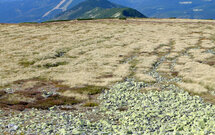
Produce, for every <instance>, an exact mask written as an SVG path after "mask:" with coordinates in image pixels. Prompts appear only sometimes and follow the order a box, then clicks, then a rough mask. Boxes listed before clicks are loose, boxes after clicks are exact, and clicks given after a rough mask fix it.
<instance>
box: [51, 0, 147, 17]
mask: <svg viewBox="0 0 215 135" xmlns="http://www.w3.org/2000/svg"><path fill="white" fill-rule="evenodd" d="M116 17H139V18H144V17H145V16H144V15H143V14H142V13H140V12H138V11H137V10H135V9H131V8H127V7H123V6H121V5H117V4H114V3H111V2H109V1H107V0H86V1H84V2H82V3H79V4H78V5H77V6H75V7H73V8H71V9H69V10H67V11H65V12H63V13H61V14H59V15H58V16H56V18H54V20H71V19H77V18H83V19H84V18H116Z"/></svg>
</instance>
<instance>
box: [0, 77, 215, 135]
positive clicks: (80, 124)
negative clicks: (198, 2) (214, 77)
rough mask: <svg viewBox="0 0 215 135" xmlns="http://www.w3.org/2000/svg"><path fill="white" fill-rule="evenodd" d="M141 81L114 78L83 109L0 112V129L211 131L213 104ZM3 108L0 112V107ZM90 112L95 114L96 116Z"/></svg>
mask: <svg viewBox="0 0 215 135" xmlns="http://www.w3.org/2000/svg"><path fill="white" fill-rule="evenodd" d="M145 87H147V84H145V83H143V82H135V81H133V80H127V81H125V82H123V83H117V84H116V85H114V86H113V87H112V88H111V89H110V90H108V91H105V92H104V93H103V94H101V96H100V97H99V100H101V101H102V102H101V103H100V105H99V106H98V107H96V108H94V109H92V110H91V111H87V112H85V113H78V112H69V111H62V110H59V109H58V107H52V108H50V109H49V110H37V109H31V110H25V111H23V112H20V113H10V114H9V115H8V116H5V117H1V118H0V132H1V133H9V134H15V133H16V134H29V135H30V134H53V135H54V134H60V135H67V134H68V135H69V134H77V135H78V134H80V135H88V134H102V135H105V134H106V135H113V134H136V135H142V134H166V135H172V134H173V135H175V134H191V135H192V134H215V131H214V129H215V113H214V112H215V107H214V106H213V105H211V104H209V103H204V101H203V100H202V99H201V98H200V97H199V96H190V95H189V94H188V93H187V92H184V91H183V90H181V89H179V88H178V87H176V86H174V85H169V86H167V87H166V90H164V91H150V92H147V93H141V92H140V90H141V89H144V88H145ZM0 113H1V114H2V113H3V112H2V111H0ZM90 116H92V117H93V116H94V117H95V116H97V118H99V119H97V120H96V121H93V120H92V118H91V120H90Z"/></svg>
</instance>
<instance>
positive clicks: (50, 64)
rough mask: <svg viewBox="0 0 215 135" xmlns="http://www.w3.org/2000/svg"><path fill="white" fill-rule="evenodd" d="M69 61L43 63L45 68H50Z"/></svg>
mask: <svg viewBox="0 0 215 135" xmlns="http://www.w3.org/2000/svg"><path fill="white" fill-rule="evenodd" d="M68 63H69V62H66V61H62V62H56V63H46V64H44V65H43V67H45V68H51V67H58V66H61V65H67V64H68Z"/></svg>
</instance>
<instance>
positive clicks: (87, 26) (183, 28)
mask: <svg viewBox="0 0 215 135" xmlns="http://www.w3.org/2000/svg"><path fill="white" fill-rule="evenodd" d="M0 56H1V59H0V65H1V66H0V107H1V111H0V116H1V118H0V131H1V133H5V134H11V133H17V134H32V133H34V134H140V135H141V134H168V135H169V134H215V131H214V128H215V127H214V125H215V123H214V121H215V113H214V112H215V106H214V105H213V104H214V103H215V21H213V20H188V19H187V20H185V19H184V20H183V19H160V20H159V19H127V20H120V19H119V20H118V19H104V20H79V21H78V20H74V21H66V22H50V23H38V24H37V23H36V24H31V23H20V24H0Z"/></svg>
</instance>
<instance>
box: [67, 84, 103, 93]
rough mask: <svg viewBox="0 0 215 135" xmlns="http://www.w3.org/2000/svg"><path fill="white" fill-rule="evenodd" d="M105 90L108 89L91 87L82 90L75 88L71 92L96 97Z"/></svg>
mask: <svg viewBox="0 0 215 135" xmlns="http://www.w3.org/2000/svg"><path fill="white" fill-rule="evenodd" d="M104 89H106V88H105V87H101V86H92V85H89V86H85V87H82V88H73V89H71V90H73V91H76V92H77V93H80V94H88V95H95V94H99V93H101V92H102V91H103V90H104Z"/></svg>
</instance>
